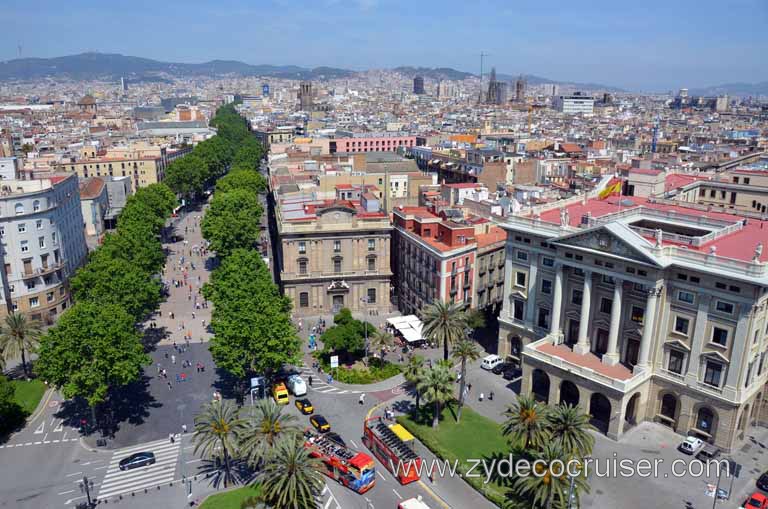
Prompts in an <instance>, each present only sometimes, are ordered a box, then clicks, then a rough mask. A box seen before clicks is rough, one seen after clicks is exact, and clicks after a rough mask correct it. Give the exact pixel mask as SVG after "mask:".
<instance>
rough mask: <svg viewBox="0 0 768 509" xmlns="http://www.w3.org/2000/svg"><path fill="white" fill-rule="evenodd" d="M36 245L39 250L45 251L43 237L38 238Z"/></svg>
mask: <svg viewBox="0 0 768 509" xmlns="http://www.w3.org/2000/svg"><path fill="white" fill-rule="evenodd" d="M37 243H38V245H39V246H40V249H45V237H38V238H37Z"/></svg>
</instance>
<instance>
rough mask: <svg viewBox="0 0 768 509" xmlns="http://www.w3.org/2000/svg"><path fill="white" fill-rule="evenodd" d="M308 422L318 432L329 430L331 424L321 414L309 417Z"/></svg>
mask: <svg viewBox="0 0 768 509" xmlns="http://www.w3.org/2000/svg"><path fill="white" fill-rule="evenodd" d="M309 423H310V424H311V425H312V427H313V428H315V429H316V430H317V431H319V432H320V433H325V432H327V431H331V424H330V423H329V422H328V421H327V420H326V419H325V417H323V416H322V415H319V414H315V415H313V416H312V417H310V418H309Z"/></svg>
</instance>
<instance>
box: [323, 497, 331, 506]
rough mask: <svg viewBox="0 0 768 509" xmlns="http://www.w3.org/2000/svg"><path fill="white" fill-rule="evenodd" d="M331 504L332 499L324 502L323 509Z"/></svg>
mask: <svg viewBox="0 0 768 509" xmlns="http://www.w3.org/2000/svg"><path fill="white" fill-rule="evenodd" d="M331 502H333V499H332V498H329V499H328V500H326V501H325V505H324V506H323V509H328V506H330V505H331Z"/></svg>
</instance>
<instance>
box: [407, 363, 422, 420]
mask: <svg viewBox="0 0 768 509" xmlns="http://www.w3.org/2000/svg"><path fill="white" fill-rule="evenodd" d="M423 369H424V357H422V356H421V355H412V356H411V357H410V358H409V359H408V363H407V364H406V365H405V369H404V370H403V377H405V379H406V381H407V382H408V383H410V384H413V386H414V387H415V391H416V410H418V409H419V399H421V392H420V391H419V386H418V381H419V379H420V378H421V372H422V370H423Z"/></svg>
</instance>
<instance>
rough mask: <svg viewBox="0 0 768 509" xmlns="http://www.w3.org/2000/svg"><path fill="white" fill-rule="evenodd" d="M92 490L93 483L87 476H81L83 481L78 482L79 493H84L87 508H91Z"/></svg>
mask: <svg viewBox="0 0 768 509" xmlns="http://www.w3.org/2000/svg"><path fill="white" fill-rule="evenodd" d="M92 489H93V481H91V480H90V479H88V476H85V475H84V476H83V480H82V481H80V493H85V498H86V500H87V501H88V507H93V500H91V490H92Z"/></svg>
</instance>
